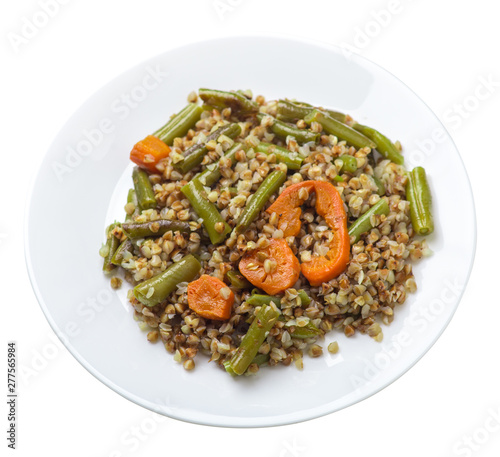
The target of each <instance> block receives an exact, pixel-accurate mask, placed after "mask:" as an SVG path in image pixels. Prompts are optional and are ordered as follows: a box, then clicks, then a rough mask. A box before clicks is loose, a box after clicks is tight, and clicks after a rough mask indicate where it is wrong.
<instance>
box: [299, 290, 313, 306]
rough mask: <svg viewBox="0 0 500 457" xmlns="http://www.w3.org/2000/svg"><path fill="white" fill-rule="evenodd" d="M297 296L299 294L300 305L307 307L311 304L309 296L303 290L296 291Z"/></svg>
mask: <svg viewBox="0 0 500 457" xmlns="http://www.w3.org/2000/svg"><path fill="white" fill-rule="evenodd" d="M298 294H299V297H300V301H301V303H302V305H305V306H309V305H310V304H311V297H309V295H307V293H306V291H305V290H304V289H300V290H299V291H298Z"/></svg>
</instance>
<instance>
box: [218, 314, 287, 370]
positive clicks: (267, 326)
mask: <svg viewBox="0 0 500 457" xmlns="http://www.w3.org/2000/svg"><path fill="white" fill-rule="evenodd" d="M279 315H280V313H279V311H278V309H277V308H276V306H274V305H263V306H262V307H261V308H260V310H259V311H258V312H257V313H256V315H255V318H254V320H253V321H252V323H251V324H250V327H249V329H248V331H247V333H246V334H245V336H244V337H243V339H242V340H241V344H240V346H239V347H238V349H237V350H236V353H235V354H234V355H233V357H232V358H231V360H230V361H229V363H227V364H225V368H226V370H227V371H228V372H230V373H231V374H233V373H234V374H236V375H242V374H243V373H245V371H246V369H247V368H248V366H249V365H250V364H251V363H252V361H253V360H254V358H255V356H256V355H257V353H258V351H259V348H260V346H261V344H262V343H263V342H264V340H265V339H266V336H267V334H268V333H269V331H270V330H271V329H272V328H273V327H274V324H275V323H276V321H277V320H278V317H279Z"/></svg>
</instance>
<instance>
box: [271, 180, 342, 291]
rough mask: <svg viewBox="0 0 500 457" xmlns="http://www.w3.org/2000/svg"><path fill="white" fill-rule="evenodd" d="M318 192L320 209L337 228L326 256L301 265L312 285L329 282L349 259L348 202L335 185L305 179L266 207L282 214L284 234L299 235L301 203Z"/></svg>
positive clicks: (317, 210)
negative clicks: (345, 206) (346, 206)
mask: <svg viewBox="0 0 500 457" xmlns="http://www.w3.org/2000/svg"><path fill="white" fill-rule="evenodd" d="M313 192H315V193H316V212H317V213H318V214H319V215H320V216H322V217H323V218H324V219H325V221H326V223H327V224H328V226H329V227H330V228H331V229H332V230H333V238H332V241H331V243H330V247H329V250H328V253H327V254H326V255H325V256H313V257H312V259H311V261H310V262H304V263H302V264H301V270H302V274H303V275H304V276H305V277H306V278H307V280H308V281H309V283H310V284H311V285H312V286H318V285H320V284H321V283H323V282H328V281H330V280H331V279H333V278H335V277H337V276H338V275H339V274H340V273H342V272H343V271H344V270H345V268H346V266H347V262H349V254H350V245H349V236H348V233H347V216H346V213H345V210H344V202H343V201H342V198H341V197H340V194H339V193H338V191H337V189H336V188H335V186H333V185H332V184H330V183H328V182H324V181H303V182H301V183H297V184H293V185H292V186H290V187H288V188H286V189H285V191H284V192H282V193H281V195H280V196H279V197H278V198H277V199H276V201H275V202H274V203H273V204H272V205H271V206H270V207H269V208H268V209H267V210H266V211H267V212H268V213H270V214H272V213H273V212H275V213H276V214H277V215H278V217H279V220H278V227H279V228H281V229H282V230H283V232H284V236H285V237H288V236H296V235H297V234H298V233H299V231H300V225H301V223H300V215H301V213H302V210H301V209H300V206H301V205H302V204H303V203H304V202H305V201H306V200H307V199H308V198H309V195H310V194H311V193H313Z"/></svg>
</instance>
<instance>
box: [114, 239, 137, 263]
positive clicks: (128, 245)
mask: <svg viewBox="0 0 500 457" xmlns="http://www.w3.org/2000/svg"><path fill="white" fill-rule="evenodd" d="M132 250H133V245H132V241H130V240H129V239H128V238H127V239H126V240H125V241H124V242H123V243H122V244H120V246H118V249H117V250H116V251H115V253H114V254H113V257H112V258H111V263H112V264H113V265H116V266H120V265H121V264H122V262H123V256H124V254H125V252H132Z"/></svg>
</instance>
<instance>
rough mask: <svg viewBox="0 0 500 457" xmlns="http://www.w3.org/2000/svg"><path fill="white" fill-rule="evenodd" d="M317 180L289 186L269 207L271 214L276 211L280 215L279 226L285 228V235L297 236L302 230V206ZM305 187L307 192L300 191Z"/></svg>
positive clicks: (268, 210) (281, 228)
mask: <svg viewBox="0 0 500 457" xmlns="http://www.w3.org/2000/svg"><path fill="white" fill-rule="evenodd" d="M314 182H315V181H303V182H299V183H297V184H292V185H291V186H290V187H287V188H286V189H285V190H284V191H283V192H282V193H281V194H280V196H279V197H278V198H277V199H276V201H275V202H274V203H273V204H272V205H271V206H270V207H269V208H267V210H266V211H267V212H268V213H269V214H272V213H276V214H277V215H278V217H279V222H278V228H279V229H280V230H283V236H284V237H285V238H286V237H288V236H297V235H298V234H299V232H300V225H301V224H300V216H301V214H302V209H301V208H300V207H301V206H302V205H303V204H304V203H305V201H306V200H307V199H308V198H309V194H310V193H311V192H314ZM301 189H305V190H306V191H307V192H304V191H302V192H301V191H300V190H301Z"/></svg>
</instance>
